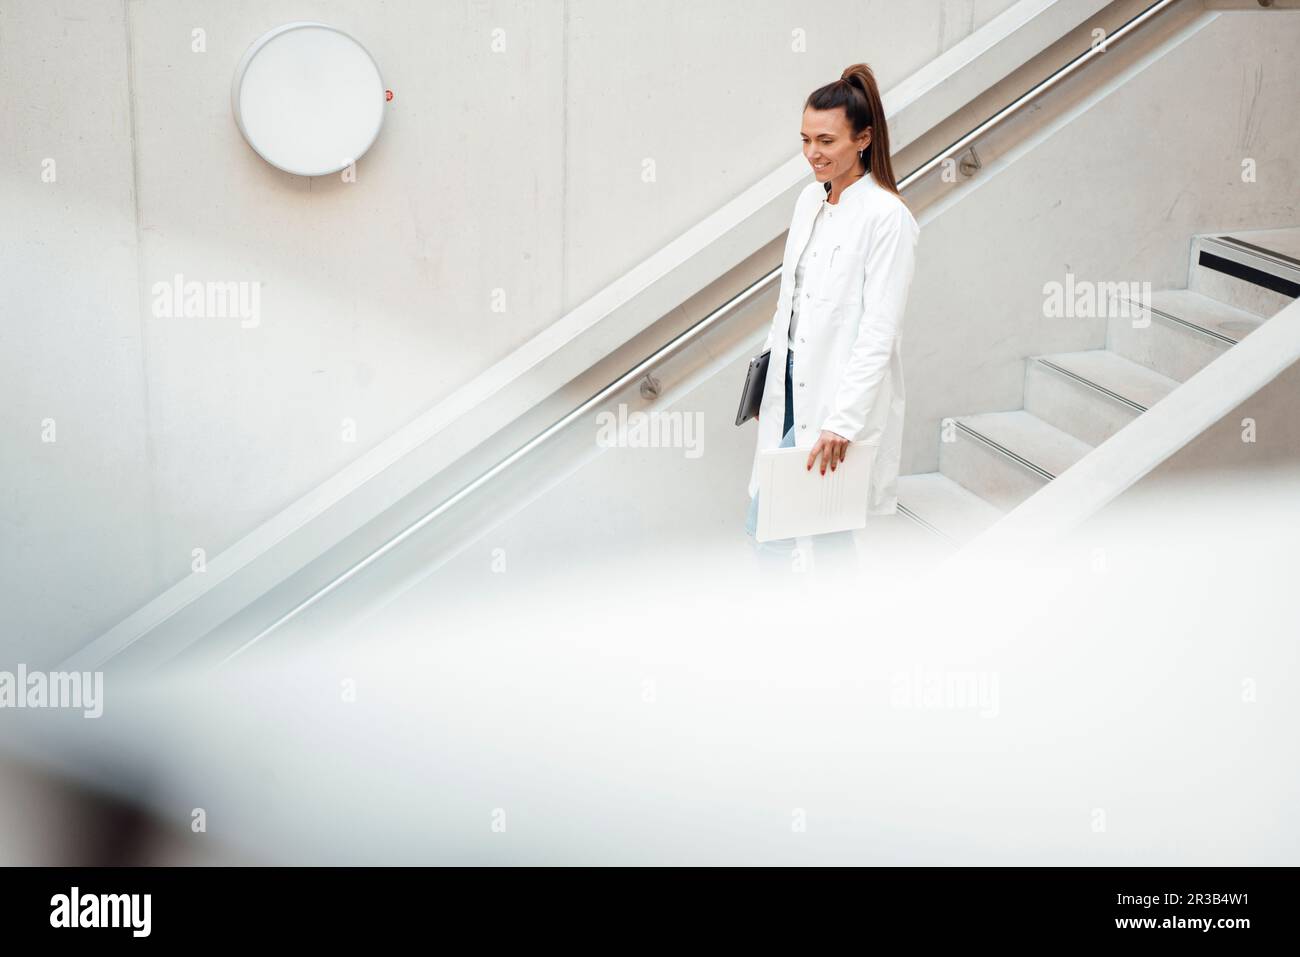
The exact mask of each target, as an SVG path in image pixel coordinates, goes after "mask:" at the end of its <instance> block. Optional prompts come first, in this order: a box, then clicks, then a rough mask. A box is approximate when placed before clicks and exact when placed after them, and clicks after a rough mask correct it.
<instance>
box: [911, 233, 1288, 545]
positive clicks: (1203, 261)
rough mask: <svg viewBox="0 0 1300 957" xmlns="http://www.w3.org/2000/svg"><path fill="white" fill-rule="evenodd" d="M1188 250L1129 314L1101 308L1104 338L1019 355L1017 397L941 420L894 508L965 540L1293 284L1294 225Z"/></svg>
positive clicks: (1278, 301)
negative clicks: (932, 462)
mask: <svg viewBox="0 0 1300 957" xmlns="http://www.w3.org/2000/svg"><path fill="white" fill-rule="evenodd" d="M1191 259H1192V261H1191V266H1190V268H1189V271H1188V288H1186V289H1166V290H1161V291H1158V292H1155V293H1153V294H1152V295H1151V296H1150V301H1149V302H1141V303H1136V304H1135V305H1137V306H1140V307H1141V317H1140V318H1138V319H1135V318H1134V317H1133V316H1134V314H1135V313H1136V312H1137V309H1135V308H1130V309H1128V310H1114V309H1111V310H1108V312H1109V314H1110V318H1109V319H1108V321H1107V330H1106V347H1105V348H1104V349H1089V350H1085V351H1082V352H1060V353H1053V354H1049V355H1039V356H1031V357H1029V358H1028V359H1027V360H1026V363H1025V385H1024V398H1023V405H1024V407H1023V408H1021V409H1015V410H1013V411H1008V412H981V413H976V414H972V415H960V416H956V417H954V418H951V419H947V420H945V421H944V423H943V425H942V426H941V428H940V444H939V470H938V471H937V472H926V473H921V474H915V475H905V476H901V477H900V478H899V483H898V500H899V510H900V511H902V512H904V513H905V514H906V515H907V516H908V517H910V518H912V519H913V520H915V521H916V522H918V523H920V524H921V525H923V526H925V527H926V528H928V529H929V530H930V531H932V532H934V533H936V534H937V535H939V536H940V537H942V538H944V539H946V540H948V541H949V542H950V543H952V544H953V545H961V544H964V543H965V542H967V541H970V540H971V539H972V538H974V537H975V536H977V535H978V534H980V533H981V532H983V531H984V530H985V529H987V528H989V527H990V526H991V525H993V523H995V522H996V521H997V520H998V519H999V518H1001V517H1002V516H1003V515H1004V514H1005V513H1006V512H1009V511H1010V510H1011V509H1013V508H1015V507H1016V506H1017V505H1019V504H1020V503H1021V502H1023V501H1024V500H1025V499H1027V498H1028V497H1029V496H1031V495H1033V494H1034V493H1035V492H1037V491H1038V490H1039V489H1041V488H1042V487H1043V486H1044V485H1046V484H1047V483H1048V482H1050V481H1051V480H1052V479H1053V478H1055V477H1056V476H1058V475H1060V474H1061V473H1062V472H1064V471H1065V470H1066V469H1068V468H1069V467H1070V466H1071V465H1073V464H1074V463H1075V462H1077V461H1079V459H1081V458H1083V456H1085V455H1086V454H1087V453H1088V452H1090V451H1091V450H1092V449H1093V448H1094V447H1095V446H1097V445H1100V444H1101V443H1102V442H1104V441H1106V439H1108V438H1110V437H1111V436H1112V435H1114V434H1115V433H1116V432H1118V431H1119V430H1120V429H1122V428H1123V427H1124V426H1125V425H1127V424H1128V423H1130V422H1132V421H1133V420H1134V419H1135V418H1137V416H1139V415H1141V414H1142V413H1143V412H1145V411H1146V410H1147V409H1149V408H1151V407H1152V406H1153V405H1155V404H1156V403H1157V402H1159V401H1160V400H1161V399H1163V398H1164V397H1165V396H1167V395H1168V394H1169V393H1170V392H1172V391H1173V390H1174V389H1176V388H1178V386H1179V384H1181V383H1182V382H1184V381H1185V380H1187V379H1188V378H1190V377H1191V376H1192V375H1194V374H1195V373H1196V372H1197V371H1199V370H1200V369H1202V368H1203V367H1204V366H1205V365H1207V364H1208V363H1210V362H1211V361H1213V360H1214V359H1216V358H1217V357H1218V356H1220V355H1221V354H1222V353H1223V352H1224V351H1225V350H1227V349H1230V348H1231V347H1232V346H1233V345H1235V344H1236V343H1237V342H1238V341H1240V340H1241V339H1242V338H1243V337H1245V336H1246V335H1249V334H1250V332H1251V331H1253V330H1254V329H1256V328H1258V327H1259V325H1260V324H1261V323H1262V322H1263V321H1264V319H1265V317H1267V316H1270V315H1273V314H1274V313H1275V312H1277V311H1278V310H1280V309H1282V308H1283V307H1284V306H1286V305H1288V304H1289V303H1290V302H1291V301H1292V299H1294V298H1295V296H1296V295H1297V293H1300V229H1286V230H1267V231H1255V232H1238V233H1233V234H1231V235H1216V236H1201V237H1197V238H1196V240H1195V241H1194V242H1193V245H1192V257H1191ZM1117 312H1126V313H1127V314H1125V315H1116V313H1117Z"/></svg>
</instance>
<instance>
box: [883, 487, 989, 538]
mask: <svg viewBox="0 0 1300 957" xmlns="http://www.w3.org/2000/svg"><path fill="white" fill-rule="evenodd" d="M898 507H899V510H900V511H904V512H906V513H907V514H908V515H909V516H910V517H912V518H913V519H914V520H916V521H918V522H920V523H921V524H922V525H925V526H926V527H927V528H930V529H931V530H933V531H935V532H937V533H938V534H939V535H941V536H943V537H944V538H946V539H947V540H948V541H950V542H953V543H954V544H957V545H963V544H965V543H966V542H968V541H970V540H971V539H973V538H974V537H975V536H977V535H979V534H980V533H981V532H983V531H984V530H986V529H987V528H989V526H991V525H992V524H993V523H994V522H996V521H997V520H998V519H1000V518H1001V517H1002V514H1003V513H1002V511H1001V510H999V509H998V508H996V507H995V506H993V505H990V504H989V503H988V502H986V501H985V500H984V499H982V498H980V497H979V496H978V495H976V494H974V493H973V492H971V491H969V490H967V489H966V488H963V487H962V486H961V485H958V484H957V483H956V482H954V481H953V480H952V479H950V478H948V476H946V475H944V474H943V473H942V472H919V473H916V474H914V475H901V476H899V479H898Z"/></svg>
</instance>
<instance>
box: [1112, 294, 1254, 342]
mask: <svg viewBox="0 0 1300 957" xmlns="http://www.w3.org/2000/svg"><path fill="white" fill-rule="evenodd" d="M1177 291H1178V292H1192V293H1196V290H1195V289H1186V290H1183V289H1180V290H1177ZM1196 295H1198V296H1200V295H1204V294H1203V293H1196ZM1120 298H1122V299H1124V300H1125V301H1126V302H1131V303H1133V304H1134V305H1137V306H1141V307H1142V308H1143V309H1146V310H1147V311H1149V312H1150V313H1151V314H1152V315H1153V316H1159V317H1160V318H1161V319H1167V320H1169V321H1170V322H1176V323H1178V324H1179V325H1180V326H1186V327H1187V328H1188V329H1191V330H1192V331H1193V332H1199V333H1201V334H1202V335H1205V336H1209V337H1210V338H1211V339H1218V340H1219V341H1220V342H1226V343H1227V344H1228V345H1230V346H1235V345H1236V344H1237V343H1238V342H1240V341H1241V340H1240V339H1234V338H1232V336H1227V335H1224V334H1223V333H1222V332H1215V331H1214V330H1213V329H1207V328H1206V327H1205V326H1202V325H1199V324H1197V323H1195V322H1192V321H1191V320H1190V319H1184V318H1182V317H1181V316H1175V315H1174V314H1173V313H1172V312H1165V311H1164V310H1163V309H1157V308H1156V307H1155V306H1153V305H1151V304H1150V303H1148V302H1143V301H1142V300H1141V299H1129V298H1128V297H1127V296H1121V297H1120ZM1205 298H1206V299H1209V298H1210V297H1209V296H1205ZM1213 301H1214V302H1218V301H1219V300H1217V299H1215V300H1213ZM1223 305H1225V306H1226V305H1227V303H1223ZM1229 308H1232V307H1229ZM1241 311H1242V312H1245V310H1244V309H1243V310H1241Z"/></svg>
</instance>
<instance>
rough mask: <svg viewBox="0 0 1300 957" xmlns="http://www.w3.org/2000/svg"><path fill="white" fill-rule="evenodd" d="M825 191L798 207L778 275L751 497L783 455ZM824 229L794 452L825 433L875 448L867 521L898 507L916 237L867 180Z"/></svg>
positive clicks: (908, 221)
mask: <svg viewBox="0 0 1300 957" xmlns="http://www.w3.org/2000/svg"><path fill="white" fill-rule="evenodd" d="M825 198H826V188H825V187H824V186H823V185H822V184H821V183H818V182H816V181H814V182H812V183H809V184H808V186H807V187H806V188H805V189H804V191H803V192H802V193H800V194H799V198H798V200H797V201H796V203H795V209H794V216H793V218H792V220H791V223H790V232H789V235H788V236H787V238H786V243H785V256H784V259H783V261H782V265H781V292H780V295H779V296H778V298H777V303H776V313H775V314H774V315H773V317H772V327H771V329H769V330H768V334H767V342H766V344H765V345H764V347H763V348H764V349H771V350H772V355H771V358H770V359H769V361H768V366H767V381H766V383H765V384H764V387H763V400H762V403H761V404H760V406H759V422H758V441H757V447H756V448H755V450H754V465H753V468H752V469H751V470H750V475H749V494H750V495H751V496H752V495H754V494H755V493H756V492H757V491H758V453H759V452H761V451H762V450H764V449H775V448H777V447H779V446H780V444H781V438H782V432H781V427H782V425H783V422H784V419H785V366H786V354H787V338H788V335H789V327H790V310H791V301H792V296H793V292H794V270H795V265H796V264H797V263H798V262H799V257H800V256H801V255H802V254H803V251H804V246H805V245H806V244H807V242H808V238H809V236H810V235H811V233H812V226H813V219H814V217H815V216H816V215H817V210H818V209H819V208H820V207H821V204H822V202H823V200H825ZM827 212H828V213H830V216H829V218H828V219H827V221H826V223H825V225H824V226H823V229H824V230H825V231H826V232H827V248H829V249H831V254H830V255H828V256H826V257H821V258H820V259H811V258H810V260H809V261H808V262H806V263H805V269H804V281H803V288H802V289H801V290H800V295H802V296H804V299H803V301H802V302H801V303H800V305H799V326H798V328H797V329H796V330H795V343H794V346H793V349H794V373H793V384H794V442H795V446H796V447H797V448H801V449H810V448H812V446H813V445H815V444H816V443H817V439H818V438H819V437H820V436H821V433H822V430H823V429H825V430H827V431H830V432H835V433H837V434H838V435H842V436H844V437H845V438H846V439H849V440H850V441H854V442H866V443H868V444H871V445H876V446H878V448H877V451H876V458H875V462H874V463H873V465H872V470H871V477H870V482H871V488H870V490H869V491H868V496H867V514H869V515H887V514H889V513H891V512H893V511H895V510H896V509H897V507H898V465H899V460H900V458H901V456H902V442H903V409H904V402H903V361H902V356H901V354H900V351H899V348H900V341H901V331H902V322H903V311H904V309H905V308H906V305H907V293H908V289H909V287H910V286H911V283H912V271H913V266H914V263H915V257H916V240H917V235H918V233H919V232H920V227H919V226H918V225H917V223H916V220H915V219H914V218H913V216H912V214H911V212H910V211H909V210H908V208H907V206H906V205H904V203H903V201H902V200H901V199H899V198H898V197H897V196H896V195H894V194H893V193H891V192H890V191H889V190H887V189H885V188H884V187H883V186H881V185H880V184H879V183H878V182H876V180H875V178H874V177H873V176H872V175H871V174H870V173H868V174H867V175H865V176H863V177H862V178H861V179H859V180H856V181H855V182H853V183H851V184H850V185H849V186H848V187H846V188H845V189H844V191H843V192H842V193H841V194H840V198H839V200H838V202H836V204H835V205H834V206H830V207H829V208H828V209H827Z"/></svg>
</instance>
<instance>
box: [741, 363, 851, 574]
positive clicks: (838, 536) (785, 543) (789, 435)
mask: <svg viewBox="0 0 1300 957" xmlns="http://www.w3.org/2000/svg"><path fill="white" fill-rule="evenodd" d="M781 431H782V432H783V433H784V436H783V438H782V439H781V445H780V446H779V447H780V448H783V449H791V448H794V352H793V350H791V351H787V352H786V358H785V421H784V422H783V423H782V430H781ZM758 496H759V493H758V492H755V493H754V495H753V497H752V498H751V499H750V500H749V515H748V517H747V518H746V519H745V533H746V534H747V535H749V537H750V538H751V539H752V538H754V536H755V535H756V534H757V531H758ZM811 541H812V543H813V553H814V554H819V553H820V554H822V555H830V556H831V558H832V560H833V561H835V560H850V561H856V555H857V549H856V547H855V546H854V544H853V532H851V531H842V532H827V533H826V534H823V535H813V536H812V537H811ZM797 543H798V540H797V539H794V538H777V539H773V540H772V541H769V542H760V541H757V540H755V541H754V542H753V545H754V548H755V550H756V551H758V552H759V553H760V554H766V555H778V556H782V557H785V556H789V554H790V553H791V552H792V551H793V550H794V548H795V545H796V544H797Z"/></svg>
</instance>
